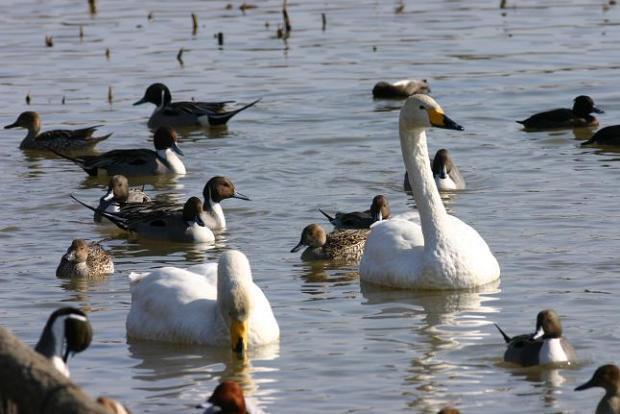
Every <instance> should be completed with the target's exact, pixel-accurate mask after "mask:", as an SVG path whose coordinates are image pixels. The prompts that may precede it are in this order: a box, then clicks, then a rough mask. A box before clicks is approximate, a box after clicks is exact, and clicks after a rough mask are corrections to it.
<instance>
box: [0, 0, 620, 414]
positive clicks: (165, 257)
mask: <svg viewBox="0 0 620 414" xmlns="http://www.w3.org/2000/svg"><path fill="white" fill-rule="evenodd" d="M498 3H499V1H497V2H496V1H483V0H477V1H458V0H452V1H437V2H413V1H411V2H407V4H406V7H405V12H404V13H403V14H400V15H396V14H394V8H395V7H396V5H397V4H396V3H395V2H391V1H390V2H379V1H370V0H366V1H363V0H362V1H352V0H342V1H338V2H327V1H308V2H291V3H290V5H289V12H290V15H291V20H292V25H293V33H292V35H291V37H290V39H289V40H288V42H287V43H284V42H283V41H282V40H280V39H277V38H276V37H275V30H276V26H277V24H278V23H280V19H281V16H280V6H281V2H280V1H261V2H257V4H258V8H257V9H255V10H249V11H248V12H247V13H246V14H245V15H243V14H242V13H241V12H240V11H239V10H238V9H237V6H238V2H235V3H233V4H234V6H235V7H234V8H233V9H232V10H226V9H225V5H226V4H227V2H225V1H197V0H186V1H175V2H156V1H152V2H148V1H136V0H126V1H118V0H110V1H102V2H100V4H99V5H98V6H99V9H98V14H97V15H96V16H90V15H89V14H88V8H87V4H86V2H83V4H82V2H77V3H76V2H73V1H67V0H58V1H55V2H51V1H33V2H24V1H19V2H18V1H15V0H5V1H4V2H3V13H1V14H0V39H2V40H1V42H0V45H1V47H0V59H1V61H2V67H1V68H0V91H1V92H2V97H3V101H4V103H5V104H4V105H2V107H1V108H0V118H1V119H2V124H3V125H6V124H9V123H12V122H13V121H14V119H15V117H16V116H17V115H18V114H19V113H20V112H22V111H24V110H36V111H39V112H40V113H41V114H42V118H43V123H44V127H47V128H52V127H77V126H78V125H79V126H86V125H89V124H104V125H105V126H104V127H103V128H101V130H102V131H106V132H114V135H113V136H112V138H111V139H109V140H108V141H107V142H105V143H103V144H102V145H100V147H99V149H100V150H109V149H113V148H131V147H150V146H151V134H150V132H149V130H148V129H147V128H146V120H147V117H148V115H149V114H150V111H151V110H152V107H151V108H146V107H145V106H139V107H133V106H132V105H131V103H132V102H134V101H136V100H138V99H139V98H140V97H142V94H143V93H144V89H145V88H146V86H148V85H149V84H150V83H152V82H155V81H161V82H164V83H166V84H167V85H168V86H169V87H170V88H171V90H172V92H173V98H176V99H190V98H192V97H195V98H196V99H204V100H209V99H210V100H217V99H236V100H238V101H242V102H248V101H250V100H252V99H255V98H262V101H261V102H260V103H259V104H258V105H257V106H256V107H255V108H252V109H250V110H248V111H246V112H244V113H242V114H240V115H238V116H237V117H236V118H234V119H233V120H232V121H231V122H230V126H229V127H228V129H227V130H224V131H198V132H194V133H191V134H188V135H185V136H183V138H182V139H181V142H180V146H181V147H182V149H183V150H184V151H185V153H186V157H185V159H184V160H185V163H186V165H187V167H188V170H189V174H188V175H187V176H185V177H180V178H178V179H173V180H157V181H155V182H154V183H153V184H147V186H146V189H147V190H148V191H149V192H150V193H152V194H164V193H174V194H176V195H178V196H179V197H181V198H186V197H187V196H189V195H198V194H200V192H201V190H202V187H203V185H204V183H205V182H206V180H207V179H208V178H209V177H211V176H213V175H228V176H230V177H231V178H232V179H233V181H234V182H235V183H236V185H237V188H238V190H239V191H241V192H242V193H245V194H247V195H248V196H250V197H251V198H252V199H253V201H252V202H244V201H239V200H230V201H226V202H225V203H224V208H225V211H226V215H227V219H228V223H229V229H228V231H227V233H226V234H225V237H224V238H223V239H222V241H221V242H220V243H219V245H218V247H217V248H216V249H214V250H208V251H202V250H199V249H193V248H191V247H178V246H176V247H175V246H157V245H153V244H147V243H141V242H139V241H136V240H134V239H128V238H127V237H126V236H123V235H122V233H120V232H117V231H115V230H113V229H112V228H111V227H110V226H102V225H95V224H94V223H93V222H92V220H91V214H90V213H89V212H88V211H86V210H85V209H83V208H82V207H80V206H79V205H77V204H76V203H74V202H72V201H71V200H70V199H69V197H68V196H69V194H71V193H76V194H78V195H79V196H80V197H81V198H82V199H84V200H87V201H91V202H94V201H95V200H96V199H98V198H99V197H100V196H101V194H102V187H103V186H104V184H105V182H104V181H97V180H93V179H87V178H86V176H85V174H84V173H83V172H82V171H81V170H79V168H77V167H76V166H74V165H72V164H70V163H68V162H66V161H64V160H60V159H57V158H55V157H53V156H47V155H41V154H30V153H24V152H21V151H19V150H18V149H17V147H18V144H19V141H20V140H21V138H22V137H23V135H24V133H23V131H20V130H11V131H3V137H2V140H0V158H1V163H2V164H1V165H2V171H3V173H2V174H0V188H1V191H2V194H4V203H3V208H2V210H1V211H0V220H1V221H0V238H1V239H2V244H1V246H0V258H1V264H0V266H1V267H0V303H1V304H2V305H1V306H0V316H1V318H2V324H3V325H4V326H7V327H9V328H10V329H11V330H12V331H13V332H14V333H15V334H16V335H18V336H19V337H20V338H22V339H23V340H24V341H26V342H27V343H29V344H34V343H35V342H36V340H37V338H38V336H39V334H40V331H41V329H42V326H43V324H44V322H45V320H46V318H47V316H48V315H49V313H50V312H51V311H52V310H53V309H55V308H56V307H59V306H62V305H73V306H79V307H81V308H83V309H85V310H87V311H88V312H89V317H90V319H91V322H92V324H93V327H94V331H95V338H94V343H93V345H92V346H91V348H89V349H88V351H86V352H84V353H83V354H80V355H77V356H76V357H75V358H74V359H72V360H71V361H70V368H71V371H72V376H73V379H74V381H75V382H76V383H77V384H79V385H81V386H83V387H84V388H85V389H86V390H87V392H89V393H90V394H91V395H100V394H105V395H110V396H112V397H115V398H117V399H119V400H121V401H123V402H124V403H126V404H127V405H128V406H129V407H130V408H131V409H132V410H134V412H138V413H140V412H153V413H170V412H197V411H198V410H196V409H194V408H193V406H194V405H195V404H196V403H198V402H200V401H202V400H203V399H204V397H205V396H207V395H208V394H210V392H211V390H212V389H213V388H214V387H215V386H216V384H217V383H218V381H220V380H221V379H222V378H233V379H236V380H238V381H241V382H242V383H243V386H244V389H245V391H246V394H247V395H249V396H252V397H253V399H254V400H255V401H256V402H257V403H258V404H259V405H260V406H261V407H262V408H263V409H264V410H265V411H268V412H272V413H284V412H289V413H292V412H295V413H310V412H334V413H344V412H360V413H370V412H421V413H433V412H435V411H437V410H438V408H439V407H441V406H442V405H444V404H447V403H452V404H455V405H457V406H459V407H460V408H461V409H462V410H463V412H476V413H491V412H493V413H495V412H501V413H523V412H546V413H557V412H564V413H583V412H592V411H593V410H594V407H595V406H596V403H597V400H598V398H599V397H600V395H601V392H600V390H599V391H587V392H584V393H576V392H573V391H572V389H573V388H574V387H575V386H576V385H578V384H580V383H582V382H584V381H585V380H587V379H588V378H589V377H590V375H591V373H592V372H593V371H594V369H595V368H596V367H597V366H598V365H599V364H602V363H606V362H613V361H617V356H616V355H615V349H616V346H617V344H618V341H619V340H620V334H619V333H618V316H617V315H618V301H617V299H614V298H615V295H616V294H618V292H619V291H620V281H619V278H618V271H617V269H618V258H617V257H618V254H617V252H618V247H619V246H620V235H619V233H618V217H619V216H620V213H618V207H617V206H618V205H620V192H619V191H618V186H619V184H618V183H619V182H620V179H619V178H620V164H619V163H618V160H619V159H620V157H619V156H618V154H617V153H612V152H604V151H601V150H597V149H584V148H580V146H579V143H580V141H579V140H578V139H577V138H582V137H587V136H588V135H589V132H588V131H575V132H573V131H570V130H568V131H555V132H541V133H525V132H523V131H521V130H520V128H519V126H518V125H517V124H516V123H514V120H516V119H523V118H525V117H526V116H528V115H530V114H531V113H534V112H537V111H540V110H544V109H550V108H554V107H559V106H570V105H571V103H572V99H573V98H574V97H575V96H577V95H579V94H588V95H591V96H593V97H594V99H595V101H596V103H597V104H598V106H600V107H602V108H604V109H605V110H606V114H604V115H601V116H600V120H601V124H602V125H609V124H614V123H617V114H618V112H619V111H620V104H619V103H618V102H617V101H618V99H617V78H618V68H619V67H620V54H619V53H618V48H617V45H618V41H619V40H620V35H619V26H618V23H619V22H620V9H619V8H618V7H617V6H616V7H613V6H612V7H611V8H610V9H609V10H607V11H605V10H604V9H603V8H602V7H601V3H602V2H598V1H576V0H575V1H572V0H570V1H568V0H567V1H557V2H550V1H548V2H538V1H517V0H514V1H512V2H511V1H509V2H508V3H509V5H516V6H517V7H516V8H509V9H507V10H504V11H503V12H504V13H502V11H501V10H499V9H498V7H497V6H498ZM539 4H544V5H539ZM149 12H153V17H154V18H153V20H151V21H148V20H147V15H148V13H149ZM192 12H194V13H196V14H197V16H198V18H199V24H200V27H199V31H198V33H197V35H195V36H193V35H192V33H191V19H190V14H191V13H192ZM323 12H324V13H326V16H327V30H326V31H322V30H321V13H323ZM266 22H268V23H270V27H269V28H266V27H265V23H266ZM79 25H83V27H84V34H85V36H84V38H83V40H80V38H79V36H78V33H79ZM220 31H221V32H223V33H224V42H225V44H224V47H223V48H222V49H218V47H217V42H216V39H214V38H213V34H214V33H217V32H220ZM46 34H49V35H53V37H54V47H52V48H46V47H45V45H44V36H45V35H46ZM181 47H183V48H185V53H184V55H183V60H184V63H185V64H184V66H183V67H181V66H180V65H179V63H178V62H177V60H176V58H175V57H176V54H177V52H178V50H179V49H180V48H181ZM373 47H375V48H376V51H374V52H373ZM106 48H109V49H110V51H111V54H110V59H109V60H107V59H106V57H105V49H106ZM405 77H417V78H426V79H428V80H429V82H430V83H431V86H432V91H433V96H435V97H436V98H437V100H438V101H439V102H440V103H441V104H442V106H443V107H444V109H445V110H446V111H447V113H448V114H449V115H450V116H451V117H452V118H453V119H454V120H455V121H457V122H459V123H460V124H462V125H463V126H464V127H465V132H463V133H459V132H453V131H442V130H435V131H430V132H429V145H430V150H431V152H434V151H435V150H436V149H438V148H440V147H446V148H448V149H449V150H450V151H451V153H452V155H453V157H454V159H455V161H456V163H457V164H458V166H459V168H460V170H461V172H462V173H463V175H464V176H465V178H466V180H467V182H468V190H466V191H464V192H462V193H458V194H455V195H453V196H452V197H450V199H449V200H448V201H447V202H448V205H449V209H450V210H451V211H452V212H453V213H454V214H456V215H457V216H458V217H460V218H461V219H463V220H464V221H466V222H468V223H470V224H472V225H473V226H474V227H475V228H476V229H477V230H478V231H479V232H480V233H481V234H482V235H483V237H484V238H485V239H486V240H487V242H488V244H489V245H490V246H491V248H492V250H493V251H494V252H495V254H496V256H497V258H498V260H499V262H500V264H501V267H502V280H501V285H500V287H499V288H497V289H495V290H492V291H490V292H479V293H423V294H422V293H414V292H408V291H391V290H377V289H371V288H369V287H368V286H361V287H360V283H359V278H358V275H357V272H356V271H357V269H356V267H354V266H351V267H344V268H333V267H320V266H319V267H316V266H311V265H309V264H304V263H302V262H301V261H300V260H299V256H298V255H297V254H291V253H289V252H288V251H289V250H290V248H291V247H293V246H294V245H295V244H296V243H297V241H298V237H299V233H300V231H301V229H302V228H303V226H305V225H306V224H308V223H311V222H323V219H322V217H321V215H320V213H319V212H318V210H317V208H324V209H327V210H330V211H333V210H335V209H360V208H366V207H367V205H369V203H370V199H371V198H372V196H373V195H375V194H378V193H383V194H386V195H387V196H388V197H389V199H390V200H391V205H392V208H393V210H394V211H395V212H402V211H406V210H407V209H410V208H411V206H412V204H413V202H412V200H411V198H410V197H409V196H407V195H406V194H405V193H404V192H403V191H402V190H401V185H402V173H403V171H404V167H403V163H402V159H401V155H400V148H399V144H398V138H397V119H398V108H399V105H400V103H398V102H385V101H373V100H372V98H371V96H370V90H371V89H372V86H373V84H374V83H375V82H376V81H377V80H380V79H386V80H397V79H401V78H405ZM109 86H111V87H112V93H113V101H112V104H109V103H108V102H107V94H108V87H109ZM29 92H30V95H31V99H32V104H31V105H30V106H27V105H26V104H25V101H24V97H25V96H26V95H27V94H28V93H29ZM63 96H64V97H65V101H66V103H65V104H64V105H62V104H61V100H62V98H63ZM76 237H81V238H89V239H103V238H106V237H111V240H109V241H106V242H105V243H104V244H105V246H106V247H107V248H108V249H110V250H111V251H112V253H113V254H114V257H115V262H116V269H117V271H116V273H115V274H113V275H111V276H110V277H109V278H108V279H107V280H105V281H102V282H97V283H71V282H67V281H63V280H58V279H56V278H55V276H54V270H55V268H56V265H57V263H58V261H59V259H60V256H61V255H62V254H63V253H64V251H65V249H66V248H67V246H68V245H69V243H70V240H71V239H72V238H76ZM227 248H238V249H241V250H242V251H244V252H245V253H246V254H247V255H248V256H249V258H250V261H251V263H252V266H253V270H254V275H255V279H256V280H257V282H258V284H259V285H260V286H261V287H262V288H263V290H264V291H265V293H266V295H267V296H268V297H269V299H270V301H271V303H272V305H273V308H274V311H275V314H276V317H277V318H278V320H279V323H280V327H281V331H282V337H281V341H280V344H279V346H276V347H273V348H269V349H266V350H263V351H261V352H254V353H252V354H251V358H250V361H249V362H248V363H247V364H243V363H239V362H236V361H234V360H233V359H232V358H231V356H230V354H229V352H227V350H216V349H210V348H206V347H185V346H175V345H168V344H158V343H150V342H136V341H130V342H129V343H128V341H127V339H126V333H125V317H126V315H127V312H128V309H129V306H130V295H129V291H128V283H127V275H128V273H129V272H130V271H136V270H148V269H153V268H156V267H159V266H162V265H164V264H172V265H176V266H182V267H184V266H188V265H190V264H194V263H200V262H202V261H205V260H216V259H217V257H218V255H219V253H220V252H221V251H222V250H224V249H227ZM547 307H551V308H554V309H556V310H557V311H558V312H559V313H560V315H561V316H562V320H563V324H564V330H565V335H566V336H567V337H568V338H569V339H570V340H571V341H572V343H573V345H574V347H575V348H576V350H577V353H578V355H579V357H580V364H578V365H577V366H576V367H574V368H570V369H561V370H555V371H538V370H533V371H532V370H526V371H523V370H515V369H511V368H509V367H506V366H504V365H502V363H501V357H502V354H503V350H504V346H503V343H502V339H501V337H500V336H499V335H498V333H497V332H496V330H495V328H494V327H493V325H492V322H497V323H499V324H501V325H502V326H504V327H505V329H506V330H507V331H508V333H510V334H515V333H523V332H528V331H532V330H533V328H534V322H535V315H536V313H537V312H538V311H539V310H540V309H542V308H547Z"/></svg>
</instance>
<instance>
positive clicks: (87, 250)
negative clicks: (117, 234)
mask: <svg viewBox="0 0 620 414" xmlns="http://www.w3.org/2000/svg"><path fill="white" fill-rule="evenodd" d="M110 273H114V263H113V262H112V256H110V254H109V253H108V252H106V251H105V250H103V247H101V245H100V244H99V243H97V242H90V243H88V242H87V241H86V240H82V239H75V240H73V242H72V243H71V246H69V248H68V249H67V253H65V254H64V255H63V256H62V258H61V259H60V263H59V264H58V267H57V268H56V277H66V278H70V277H78V278H79V277H85V278H97V277H101V276H104V275H106V274H110Z"/></svg>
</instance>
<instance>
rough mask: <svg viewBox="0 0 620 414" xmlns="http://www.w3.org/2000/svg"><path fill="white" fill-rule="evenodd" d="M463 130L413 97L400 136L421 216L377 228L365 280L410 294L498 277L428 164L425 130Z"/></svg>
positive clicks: (430, 102) (363, 267)
mask: <svg viewBox="0 0 620 414" xmlns="http://www.w3.org/2000/svg"><path fill="white" fill-rule="evenodd" d="M430 127H437V128H444V129H453V130H459V131H461V130H463V128H462V127H461V126H460V125H458V124H457V123H455V122H454V121H452V120H451V119H450V118H448V117H447V116H446V115H445V113H444V111H443V109H442V108H441V106H439V104H438V103H437V102H435V100H434V99H433V98H431V97H430V96H427V95H413V96H412V97H410V98H409V99H408V100H407V101H406V102H405V104H404V105H403V108H402V109H401V112H400V121H399V131H400V144H401V150H402V154H403V161H404V163H405V166H406V168H407V171H408V173H409V178H410V184H411V188H412V192H413V196H414V198H415V201H416V206H417V208H418V212H419V216H416V217H411V220H412V221H410V220H405V219H403V218H401V219H398V217H395V218H394V219H392V220H388V221H385V222H380V223H377V224H375V225H374V226H373V227H372V230H371V232H370V235H369V237H368V241H367V243H366V247H365V250H364V256H363V257H362V261H361V264H360V276H361V278H362V280H365V281H368V282H371V283H376V284H381V285H386V286H392V287H399V288H407V289H467V288H472V287H476V286H481V285H486V284H489V283H491V282H494V281H496V280H497V279H498V278H499V273H500V270H499V265H498V263H497V260H496V259H495V257H494V256H493V254H492V253H491V251H490V250H489V247H488V246H487V244H486V242H485V241H484V240H483V239H482V237H480V235H479V234H478V232H476V230H474V229H473V228H472V227H470V226H469V225H467V224H465V223H463V222H462V221H461V220H459V219H457V218H456V217H454V216H451V215H449V214H447V212H446V209H445V208H444V205H443V202H442V200H441V197H440V195H439V191H438V190H437V186H436V185H435V180H434V178H433V173H432V170H431V168H430V165H429V162H428V159H429V156H428V147H427V144H426V129H428V128H430Z"/></svg>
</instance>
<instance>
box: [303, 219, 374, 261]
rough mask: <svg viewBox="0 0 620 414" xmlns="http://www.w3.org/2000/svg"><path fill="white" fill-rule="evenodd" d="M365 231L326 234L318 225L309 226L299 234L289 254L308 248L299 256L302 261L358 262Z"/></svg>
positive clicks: (362, 248)
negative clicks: (299, 237) (297, 241)
mask: <svg viewBox="0 0 620 414" xmlns="http://www.w3.org/2000/svg"><path fill="white" fill-rule="evenodd" d="M367 236H368V232H367V231H363V230H346V231H336V232H333V233H329V234H327V233H326V232H325V229H323V227H321V225H319V224H309V225H307V226H306V227H304V229H303V231H302V232H301V239H300V240H299V243H297V245H296V246H295V247H293V248H292V249H291V253H295V252H297V251H299V249H301V248H302V247H303V246H308V247H307V248H306V250H304V252H303V253H302V254H301V259H302V260H304V261H314V260H335V261H341V260H342V261H347V262H359V260H360V257H361V255H362V251H363V250H364V243H365V242H366V237H367Z"/></svg>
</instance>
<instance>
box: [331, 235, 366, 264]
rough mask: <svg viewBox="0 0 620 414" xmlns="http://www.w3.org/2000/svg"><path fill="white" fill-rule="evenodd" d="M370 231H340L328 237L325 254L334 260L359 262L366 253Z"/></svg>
mask: <svg viewBox="0 0 620 414" xmlns="http://www.w3.org/2000/svg"><path fill="white" fill-rule="evenodd" d="M367 238H368V230H340V231H335V232H333V233H330V234H328V235H327V242H326V243H325V247H324V250H325V254H326V255H327V256H328V257H329V258H330V259H332V260H346V261H356V262H357V261H359V260H361V258H362V254H363V253H364V245H365V244H366V239H367Z"/></svg>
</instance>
